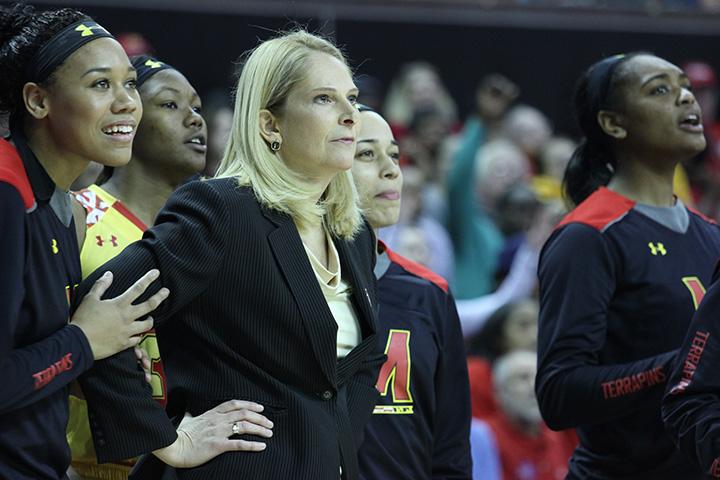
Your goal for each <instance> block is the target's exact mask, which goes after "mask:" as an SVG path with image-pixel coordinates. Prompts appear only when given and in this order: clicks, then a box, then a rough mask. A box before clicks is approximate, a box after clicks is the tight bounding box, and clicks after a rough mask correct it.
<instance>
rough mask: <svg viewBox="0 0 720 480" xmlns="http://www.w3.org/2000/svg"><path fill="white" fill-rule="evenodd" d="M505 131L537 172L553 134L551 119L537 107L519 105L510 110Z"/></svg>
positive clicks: (504, 127) (532, 169) (533, 170)
mask: <svg viewBox="0 0 720 480" xmlns="http://www.w3.org/2000/svg"><path fill="white" fill-rule="evenodd" d="M503 132H504V136H505V137H506V138H507V139H508V140H510V141H511V142H513V143H514V144H515V145H516V146H517V147H518V148H519V149H520V150H522V152H523V153H524V154H525V155H526V156H527V158H528V160H529V161H530V168H531V171H532V173H537V172H538V171H539V170H540V165H539V164H540V154H541V153H542V150H543V147H544V146H545V144H546V143H547V142H548V140H550V137H551V136H552V126H551V125H550V120H548V118H547V117H546V116H545V114H543V113H542V112H541V111H540V110H538V109H537V108H535V107H531V106H529V105H517V106H515V107H513V108H512V109H511V110H510V111H509V112H508V115H507V118H506V119H505V124H504V125H503Z"/></svg>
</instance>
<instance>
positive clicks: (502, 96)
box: [447, 74, 524, 299]
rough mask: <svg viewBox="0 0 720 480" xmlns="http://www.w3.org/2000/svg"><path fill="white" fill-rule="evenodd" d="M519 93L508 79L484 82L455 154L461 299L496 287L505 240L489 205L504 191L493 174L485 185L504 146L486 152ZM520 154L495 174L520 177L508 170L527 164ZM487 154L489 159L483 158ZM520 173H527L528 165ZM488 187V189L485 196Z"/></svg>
mask: <svg viewBox="0 0 720 480" xmlns="http://www.w3.org/2000/svg"><path fill="white" fill-rule="evenodd" d="M517 94H518V90H517V87H516V86H515V84H513V83H512V82H511V81H510V80H508V79H507V78H505V77H503V76H502V75H499V74H493V75H489V76H487V77H485V78H483V80H481V82H480V86H479V87H478V91H477V96H476V99H477V105H476V112H475V114H474V115H472V116H471V117H470V118H469V119H468V120H467V122H466V123H465V126H464V127H463V131H462V133H461V134H460V139H459V141H458V147H457V150H456V151H455V153H454V154H453V155H452V160H451V165H450V168H449V171H448V176H447V199H448V220H447V224H448V232H449V233H450V238H451V239H452V242H453V247H454V250H455V278H454V283H453V291H454V292H455V295H456V297H457V298H458V299H465V298H475V297H479V296H482V295H486V294H488V293H490V292H491V291H492V290H493V289H494V282H493V278H494V275H495V267H496V262H497V256H498V254H499V252H500V249H501V248H502V244H503V238H502V234H501V233H500V231H499V230H498V229H497V227H496V226H495V224H494V223H493V221H492V220H491V218H490V217H489V215H488V212H487V207H488V205H490V207H491V208H492V205H491V204H492V203H493V199H494V198H496V197H497V195H496V193H497V192H498V189H497V188H496V186H495V185H494V183H493V182H492V181H490V176H489V175H487V176H485V183H484V185H483V184H480V182H482V181H483V174H484V173H487V172H488V171H490V170H492V168H491V167H493V166H494V165H495V162H494V161H492V158H493V156H494V155H493V151H494V150H495V151H496V152H498V153H499V152H500V151H501V150H502V148H501V147H499V146H498V147H493V148H490V150H489V152H486V153H483V151H484V150H485V149H486V145H485V143H486V142H487V140H488V139H489V138H496V137H497V136H498V135H499V134H500V132H501V129H502V128H501V127H502V124H503V119H504V118H505V115H506V113H507V110H508V108H509V107H510V105H511V103H512V102H513V101H514V99H515V98H516V97H517ZM507 144H508V142H505V145H507ZM509 148H511V147H509ZM505 151H506V152H507V151H508V149H505ZM516 152H517V149H515V150H514V152H513V155H514V157H513V159H511V160H510V161H509V162H504V161H500V162H498V164H499V166H500V169H499V170H498V171H497V172H493V175H494V176H497V177H505V176H506V174H510V173H511V174H512V176H514V177H515V176H517V174H516V172H515V171H514V169H510V170H508V168H507V165H522V163H523V162H524V160H520V161H515V160H516V159H517V157H518V156H519V155H521V154H516ZM482 155H484V156H485V157H484V159H482V158H483V157H481V159H480V160H477V158H478V157H479V156H482ZM486 160H487V161H486ZM478 167H479V168H478ZM520 169H521V170H524V167H522V166H521V167H520ZM522 175H524V172H523V173H521V174H520V176H522ZM484 188H485V189H486V191H484V192H483V189H484ZM488 201H489V203H488Z"/></svg>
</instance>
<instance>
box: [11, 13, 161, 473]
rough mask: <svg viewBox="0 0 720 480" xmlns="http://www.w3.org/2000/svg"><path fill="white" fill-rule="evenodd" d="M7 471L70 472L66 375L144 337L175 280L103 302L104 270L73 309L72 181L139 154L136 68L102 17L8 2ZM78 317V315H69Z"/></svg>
mask: <svg viewBox="0 0 720 480" xmlns="http://www.w3.org/2000/svg"><path fill="white" fill-rule="evenodd" d="M0 39H1V40H2V41H1V42H0V44H2V47H1V48H0V70H1V71H2V72H3V74H2V76H0V110H2V111H3V112H6V113H9V115H10V132H11V136H12V143H10V142H7V141H5V140H1V141H0V231H2V237H1V238H0V264H2V266H3V267H2V276H0V321H1V322H2V329H3V335H2V340H1V341H0V367H1V368H2V371H3V372H4V385H3V388H2V389H0V477H3V478H18V479H20V478H34V479H36V478H43V479H45V478H53V479H56V478H62V477H64V475H65V471H66V469H67V466H68V464H69V460H70V458H69V454H68V449H67V443H66V441H65V427H66V423H67V409H68V407H67V403H68V385H69V384H70V382H72V381H73V380H74V379H75V378H77V377H78V376H79V375H80V374H81V373H83V372H85V371H87V370H88V369H89V368H90V367H91V366H92V365H93V362H94V361H95V360H100V359H103V358H106V357H109V356H111V355H113V354H115V353H117V352H119V351H121V350H125V349H127V348H128V347H132V346H133V345H135V344H137V342H138V341H139V339H140V337H139V335H140V334H141V333H142V332H144V331H146V330H148V329H149V328H150V327H151V326H152V320H151V319H147V320H143V321H139V322H135V321H134V320H135V319H136V318H141V317H144V316H145V315H146V314H147V313H148V312H149V311H150V310H151V309H152V306H157V304H158V303H160V302H161V301H162V300H163V299H164V298H166V297H167V295H168V291H167V289H163V290H161V291H159V292H158V293H156V294H155V295H154V296H153V297H152V298H150V299H149V300H147V301H144V302H142V303H140V304H138V305H132V302H133V301H134V300H136V299H137V297H138V296H139V295H141V294H142V293H143V292H144V291H145V289H146V288H147V286H148V285H149V284H150V283H151V282H152V281H153V280H154V279H155V278H157V276H158V272H157V271H152V272H149V273H148V274H147V275H145V276H143V277H142V279H141V280H140V281H139V282H138V283H137V284H136V285H135V286H134V287H132V288H131V289H127V291H125V292H124V293H123V291H124V290H126V289H123V291H118V292H117V293H118V294H120V295H119V296H117V297H115V298H111V299H109V300H104V301H101V300H100V298H101V296H102V295H103V294H104V293H105V291H106V289H107V288H108V286H109V285H110V283H111V281H112V276H111V275H104V276H102V277H100V276H98V277H100V279H99V280H98V281H97V283H95V284H93V286H92V292H91V294H89V295H88V296H87V297H86V299H85V300H84V301H83V302H82V303H81V304H80V305H79V307H78V308H77V310H76V311H75V313H74V314H73V315H72V316H70V303H71V302H72V301H73V297H74V290H75V287H76V286H77V284H78V283H79V282H80V262H79V253H78V245H77V239H76V237H75V228H74V225H73V218H72V208H71V200H70V197H69V195H68V194H67V192H66V191H67V189H68V187H69V186H70V184H71V183H72V181H73V180H74V179H75V178H76V177H77V176H78V175H79V174H80V173H81V172H82V171H83V170H84V169H85V167H86V166H87V164H88V163H89V162H90V160H95V161H98V162H100V163H102V164H104V165H113V166H119V165H124V164H125V163H127V162H128V160H129V159H130V151H131V146H132V140H133V137H134V134H135V127H136V126H137V124H138V121H139V120H140V116H141V112H142V106H141V105H140V101H139V98H138V95H137V91H136V90H135V69H134V68H133V67H132V65H130V62H129V60H128V58H127V56H126V55H125V53H124V52H123V50H122V48H121V47H120V45H119V44H118V43H117V42H116V41H115V40H114V39H113V37H112V35H110V34H109V33H108V32H107V31H106V30H105V29H104V28H102V27H101V26H100V25H98V24H97V23H95V22H94V21H92V19H90V18H88V17H86V16H85V15H83V14H82V13H81V12H78V11H76V10H71V9H63V10H56V11H47V12H36V11H35V10H34V9H33V8H32V7H29V6H24V5H16V6H12V7H3V8H2V9H0ZM68 320H69V321H68Z"/></svg>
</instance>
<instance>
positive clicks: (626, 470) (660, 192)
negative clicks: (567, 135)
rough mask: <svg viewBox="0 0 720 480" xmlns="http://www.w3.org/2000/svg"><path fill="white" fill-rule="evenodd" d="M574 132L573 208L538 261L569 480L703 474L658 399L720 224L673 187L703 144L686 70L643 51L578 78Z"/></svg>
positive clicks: (549, 394)
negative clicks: (569, 439) (663, 416)
mask: <svg viewBox="0 0 720 480" xmlns="http://www.w3.org/2000/svg"><path fill="white" fill-rule="evenodd" d="M575 111H576V115H577V119H578V123H579V125H580V128H581V129H582V131H583V134H584V135H585V138H584V140H583V142H582V143H581V144H580V146H579V147H578V149H577V150H576V151H575V153H574V154H573V157H572V159H571V160H570V163H569V164H568V167H567V170H566V172H565V189H566V193H567V195H568V197H569V198H570V199H571V200H572V201H573V202H574V203H575V204H576V205H577V206H576V207H575V209H574V210H573V211H572V212H571V213H570V214H569V215H567V216H566V217H565V218H564V219H563V220H562V221H561V222H560V224H559V225H558V227H557V228H556V230H555V231H554V232H553V234H552V235H551V236H550V238H549V240H548V241H547V242H546V244H545V246H544V247H543V250H542V253H541V257H540V267H539V278H540V318H539V329H538V358H539V362H538V373H537V382H536V391H537V396H538V400H539V404H540V409H541V411H542V414H543V418H544V419H545V421H546V422H547V424H548V425H549V426H550V427H551V428H553V429H565V428H572V427H576V428H577V432H578V436H579V438H580V445H579V447H578V448H577V449H576V450H575V452H574V454H573V456H572V458H571V460H570V465H569V475H568V478H571V479H585V478H598V479H606V478H607V479H609V478H619V477H622V478H633V479H651V478H652V479H674V478H684V479H691V478H698V479H699V478H703V473H702V472H700V471H699V470H698V469H697V467H695V466H694V465H693V464H691V463H690V462H689V461H688V460H687V459H686V457H684V456H683V455H681V454H680V452H678V451H677V449H676V447H675V444H674V443H673V441H672V440H671V438H670V436H669V435H667V433H665V430H664V428H663V425H662V422H661V420H660V400H661V398H662V393H663V390H664V388H665V384H666V380H667V378H668V376H669V374H670V369H671V368H672V365H673V361H674V360H675V358H676V356H677V354H678V347H679V346H680V339H682V338H683V337H684V335H685V332H686V330H687V328H688V325H689V322H690V319H691V317H692V315H693V312H694V310H695V308H696V307H697V303H698V301H699V294H700V293H702V292H704V288H705V287H704V285H708V284H709V282H710V278H711V275H712V271H713V265H714V264H715V261H716V260H717V258H718V255H720V229H718V227H717V225H715V224H714V222H711V221H709V220H707V219H705V218H704V217H702V216H701V215H699V214H697V213H695V212H693V211H691V210H689V209H688V208H686V207H685V206H684V205H683V203H682V202H681V201H680V200H679V199H678V198H677V197H676V196H674V195H673V175H674V170H675V167H676V165H677V164H678V162H682V161H685V160H689V159H690V158H692V157H693V156H694V155H696V154H697V153H699V152H700V151H702V149H703V148H704V147H705V139H704V137H703V132H702V126H701V125H700V115H701V114H700V108H699V106H698V105H697V103H696V101H695V98H694V96H693V94H692V91H691V86H690V83H689V81H688V79H687V76H686V75H685V73H684V72H683V71H682V70H681V69H679V68H678V67H676V66H675V65H673V64H672V63H670V62H667V61H666V60H663V59H662V58H659V57H656V56H654V55H651V54H646V53H635V54H630V55H618V56H614V57H609V58H606V59H605V60H602V61H600V62H598V63H596V64H594V65H593V66H591V67H590V68H589V69H588V70H587V71H586V72H585V73H584V74H583V76H582V77H581V79H580V81H579V83H578V87H577V90H576V96H575Z"/></svg>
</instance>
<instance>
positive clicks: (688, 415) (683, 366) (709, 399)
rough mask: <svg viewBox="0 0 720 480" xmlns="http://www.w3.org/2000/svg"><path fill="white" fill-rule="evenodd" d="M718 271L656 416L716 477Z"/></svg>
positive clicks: (719, 469)
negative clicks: (660, 416)
mask: <svg viewBox="0 0 720 480" xmlns="http://www.w3.org/2000/svg"><path fill="white" fill-rule="evenodd" d="M719 277H720V271H716V272H715V279H714V281H713V284H712V285H711V286H710V288H709V289H708V291H707V294H706V295H705V296H704V299H703V301H702V302H701V303H700V306H699V307H698V310H697V312H695V316H694V317H693V320H692V322H691V323H690V328H689V329H688V333H687V335H686V337H685V341H684V342H683V344H682V348H681V350H680V355H678V358H677V361H676V362H675V368H674V369H673V371H672V373H671V374H670V379H669V381H668V386H667V390H666V394H665V398H664V399H663V408H662V416H663V420H664V421H665V426H666V429H667V431H668V433H669V434H670V435H671V436H672V437H673V439H674V440H675V441H676V442H677V443H678V445H679V446H680V450H681V451H683V452H684V453H685V454H687V455H688V457H689V458H692V459H693V461H694V462H695V463H697V464H698V465H699V466H700V467H701V468H702V469H703V471H705V472H707V473H708V474H709V475H710V476H712V477H713V478H720V371H719V370H718V366H720V282H718V280H719Z"/></svg>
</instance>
